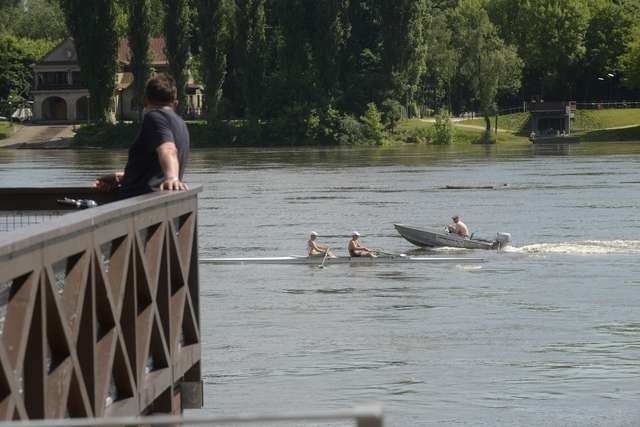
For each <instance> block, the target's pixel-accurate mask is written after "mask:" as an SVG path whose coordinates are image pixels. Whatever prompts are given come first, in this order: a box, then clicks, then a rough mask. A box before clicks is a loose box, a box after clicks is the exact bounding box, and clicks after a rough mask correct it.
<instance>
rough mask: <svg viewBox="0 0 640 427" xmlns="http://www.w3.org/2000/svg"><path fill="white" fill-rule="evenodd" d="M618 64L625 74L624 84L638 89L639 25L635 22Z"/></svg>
mask: <svg viewBox="0 0 640 427" xmlns="http://www.w3.org/2000/svg"><path fill="white" fill-rule="evenodd" d="M620 66H621V69H622V71H623V73H624V75H625V80H624V84H625V86H626V87H628V88H632V89H640V25H637V24H636V25H635V26H634V27H633V29H632V32H631V35H630V37H629V42H628V43H627V50H626V52H625V53H624V54H623V55H622V56H621V58H620Z"/></svg>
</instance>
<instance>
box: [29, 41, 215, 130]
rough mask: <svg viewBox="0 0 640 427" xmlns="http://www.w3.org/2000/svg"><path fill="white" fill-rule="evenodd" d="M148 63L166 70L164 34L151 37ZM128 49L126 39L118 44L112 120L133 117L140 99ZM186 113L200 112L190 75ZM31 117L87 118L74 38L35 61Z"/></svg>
mask: <svg viewBox="0 0 640 427" xmlns="http://www.w3.org/2000/svg"><path fill="white" fill-rule="evenodd" d="M149 50H150V52H151V59H152V60H151V66H152V70H153V71H154V72H158V73H168V72H169V65H168V61H167V58H166V55H165V53H164V51H165V41H164V39H163V38H154V39H151V40H150V49H149ZM130 58H131V52H130V50H129V43H128V41H127V40H126V39H123V40H121V41H120V45H119V47H118V65H117V72H116V75H115V76H114V79H115V83H116V86H115V91H114V100H113V103H112V106H113V110H112V112H111V113H112V114H111V119H112V120H114V121H115V120H133V119H135V118H136V117H137V114H138V106H139V105H140V103H139V101H138V100H136V99H134V98H135V97H134V93H133V86H132V83H133V74H132V73H131V71H130V66H129V65H130ZM186 89H187V105H186V108H185V116H186V117H187V118H197V117H199V116H200V115H201V114H202V106H203V100H202V96H203V94H202V89H203V88H202V86H201V85H199V84H196V83H195V82H194V81H193V79H191V78H189V80H188V82H187V88H186ZM31 93H32V94H33V98H34V100H33V101H34V103H33V120H35V121H38V122H49V123H63V122H86V121H89V120H90V118H91V111H90V109H89V91H88V89H87V85H86V83H85V82H84V81H83V79H82V75H81V73H80V64H79V63H78V56H77V53H76V49H75V46H74V44H73V39H71V38H68V39H66V40H64V41H63V42H62V43H60V44H59V45H58V46H56V47H55V48H54V49H53V50H51V52H49V53H48V54H47V55H45V57H44V58H43V59H42V60H41V61H40V62H38V63H37V64H35V65H34V82H33V88H32V91H31Z"/></svg>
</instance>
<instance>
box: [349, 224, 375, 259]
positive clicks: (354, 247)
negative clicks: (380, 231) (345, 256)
mask: <svg viewBox="0 0 640 427" xmlns="http://www.w3.org/2000/svg"><path fill="white" fill-rule="evenodd" d="M359 239H360V233H358V232H357V231H355V230H353V231H352V232H351V240H349V245H348V246H347V249H348V250H349V256H351V257H363V256H368V257H372V258H375V257H376V256H377V255H376V254H375V252H374V251H373V250H371V249H369V248H365V247H364V246H362V244H361V243H360V240H359Z"/></svg>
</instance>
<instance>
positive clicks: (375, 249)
mask: <svg viewBox="0 0 640 427" xmlns="http://www.w3.org/2000/svg"><path fill="white" fill-rule="evenodd" d="M373 251H374V252H377V253H380V254H383V255H390V256H399V257H405V256H407V255H406V254H396V253H393V252H387V251H383V250H382V249H378V248H374V249H373Z"/></svg>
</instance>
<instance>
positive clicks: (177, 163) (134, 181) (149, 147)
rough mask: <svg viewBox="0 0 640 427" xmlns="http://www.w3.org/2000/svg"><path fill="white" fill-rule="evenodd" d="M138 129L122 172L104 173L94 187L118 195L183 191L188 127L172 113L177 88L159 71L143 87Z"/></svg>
mask: <svg viewBox="0 0 640 427" xmlns="http://www.w3.org/2000/svg"><path fill="white" fill-rule="evenodd" d="M142 105H143V106H144V119H143V121H142V128H141V130H140V133H139V134H138V136H137V138H136V140H135V141H134V143H133V145H132V146H131V148H129V157H128V159H127V165H126V167H125V170H124V172H116V173H114V174H109V175H104V176H101V177H99V178H98V179H96V182H95V186H96V187H97V188H98V189H99V190H102V191H117V192H118V195H119V196H120V197H122V198H125V197H133V196H137V195H140V194H144V193H150V192H152V191H158V190H186V189H187V185H186V184H185V183H184V182H182V177H183V175H184V168H185V165H186V163H187V158H188V156H189V130H188V129H187V125H186V124H185V122H184V120H182V118H181V117H180V116H179V115H178V114H176V112H175V109H176V107H177V105H178V101H177V90H176V85H175V81H174V80H173V78H171V77H169V76H167V75H162V74H159V75H157V76H156V77H154V78H152V79H151V80H149V82H148V83H147V86H146V88H145V93H144V98H143V100H142Z"/></svg>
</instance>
